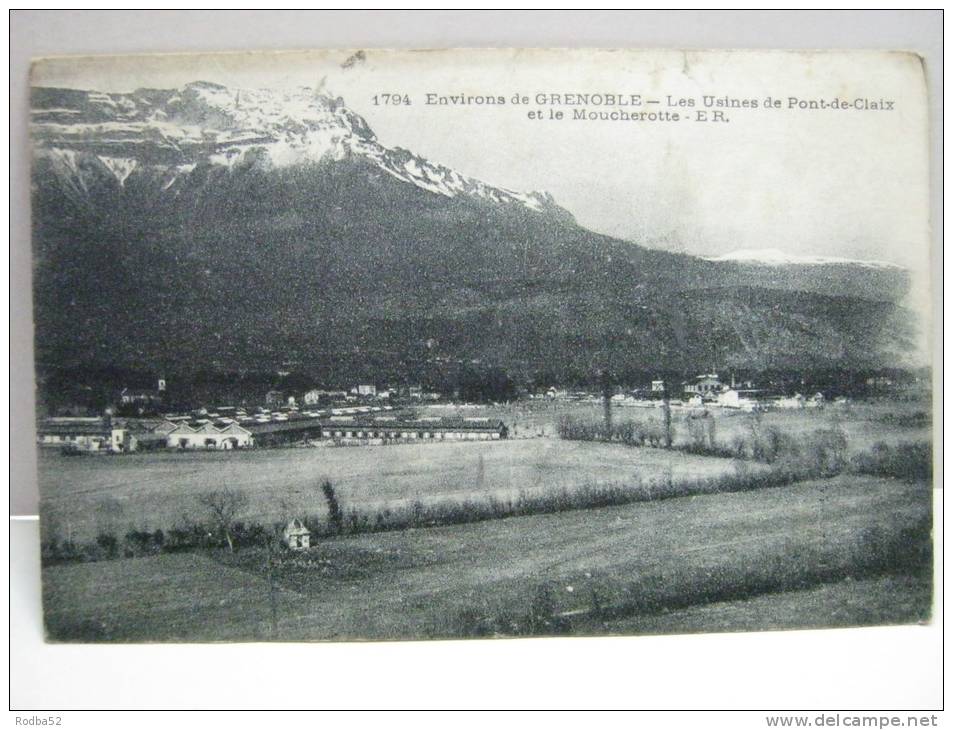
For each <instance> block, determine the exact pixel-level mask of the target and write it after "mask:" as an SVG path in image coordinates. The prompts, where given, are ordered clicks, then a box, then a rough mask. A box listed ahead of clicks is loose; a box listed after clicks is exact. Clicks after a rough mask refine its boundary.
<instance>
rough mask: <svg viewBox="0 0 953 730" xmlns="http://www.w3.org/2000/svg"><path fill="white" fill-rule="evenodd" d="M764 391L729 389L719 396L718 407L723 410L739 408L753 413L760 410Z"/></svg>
mask: <svg viewBox="0 0 953 730" xmlns="http://www.w3.org/2000/svg"><path fill="white" fill-rule="evenodd" d="M762 395H763V391H760V390H752V389H741V388H728V389H727V390H723V391H722V392H720V393H719V394H718V405H719V406H721V407H722V408H737V409H739V410H742V411H747V412H749V413H750V412H752V411H754V410H757V408H758V399H759V397H760V396H762Z"/></svg>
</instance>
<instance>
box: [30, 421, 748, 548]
mask: <svg viewBox="0 0 953 730" xmlns="http://www.w3.org/2000/svg"><path fill="white" fill-rule="evenodd" d="M40 459H41V460H40V479H41V489H42V495H43V505H42V513H43V516H44V520H46V524H47V525H53V526H55V529H56V530H57V531H59V532H60V533H61V535H60V536H61V538H62V537H64V536H65V535H66V533H67V530H68V531H69V533H70V534H71V535H72V537H73V539H74V540H92V539H94V538H95V537H96V534H97V532H98V531H100V530H101V529H103V528H106V527H108V528H109V529H111V530H112V531H113V532H117V533H118V534H120V535H122V534H124V533H125V532H126V531H127V530H129V529H152V530H154V529H156V528H162V529H168V528H169V527H170V526H171V525H172V524H173V523H174V522H176V521H177V520H178V519H180V518H181V517H182V515H183V514H192V516H193V517H194V516H196V513H195V510H196V509H197V501H196V496H197V495H199V494H201V493H203V492H206V491H208V490H211V489H215V488H220V487H223V486H228V487H229V488H230V489H234V490H241V491H245V492H246V493H247V494H248V495H249V504H248V507H247V510H246V512H245V514H243V515H240V516H239V519H242V518H244V519H253V520H256V521H260V522H263V523H267V522H270V521H273V520H280V519H287V518H288V517H289V516H294V515H297V516H303V515H315V514H317V515H321V514H324V513H325V510H326V505H325V502H324V498H323V496H322V495H321V492H320V489H319V484H320V482H321V480H323V479H330V480H331V481H332V482H333V484H334V487H335V490H336V492H337V495H338V498H339V499H340V501H341V504H342V506H343V507H344V508H345V509H350V508H354V507H360V508H363V509H376V508H378V507H384V506H387V507H391V508H393V507H396V506H401V505H404V504H406V503H408V502H411V501H415V500H420V501H421V502H424V503H433V502H437V501H440V500H444V499H448V498H454V499H464V498H472V497H480V496H489V495H495V496H499V497H513V496H517V495H518V494H519V493H520V492H524V493H533V492H538V491H546V490H557V489H562V488H567V489H571V488H575V487H579V486H582V485H585V484H590V485H593V484H602V483H609V482H620V481H637V480H641V482H642V483H643V484H648V483H651V482H653V481H655V480H667V479H668V478H669V476H671V478H672V479H674V480H678V479H683V478H691V477H708V476H717V475H720V474H725V473H728V472H730V471H731V470H732V469H733V468H734V466H733V464H732V462H731V460H727V459H717V458H711V457H704V456H694V455H689V454H682V453H677V452H666V451H662V450H660V449H629V448H620V447H618V446H615V445H606V444H585V443H570V442H564V441H557V440H554V439H535V440H532V441H525V440H514V441H502V442H493V443H489V442H487V443H481V442H473V443H455V444H413V445H401V446H367V447H340V448H335V447H318V448H311V449H307V448H303V449H263V450H253V451H233V452H200V453H185V454H183V453H141V454H131V455H127V456H95V457H85V458H79V457H65V456H62V455H61V454H59V453H56V452H50V451H47V452H45V453H42V454H41V456H40ZM198 516H199V517H204V515H201V514H199V515H198Z"/></svg>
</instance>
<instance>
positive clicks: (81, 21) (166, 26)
mask: <svg viewBox="0 0 953 730" xmlns="http://www.w3.org/2000/svg"><path fill="white" fill-rule="evenodd" d="M941 22H942V21H941V16H940V15H939V14H938V13H937V12H933V11H920V12H913V11H883V12H824V11H810V12H772V11H767V12H743V11H735V12H724V11H711V12H707V13H705V12H696V11H692V12H687V11H686V12H676V11H653V12H634V11H633V12H628V11H627V12H622V11H616V12H611V11H608V12H606V11H603V12H576V13H572V14H567V13H562V12H555V11H553V12H518V13H517V12H513V13H506V12H485V11H469V12H465V13H460V12H451V11H437V12H430V11H427V12H424V11H420V12H397V11H395V12H393V13H380V12H372V11H354V12H352V11H348V12H343V11H341V12H305V11H284V12H266V11H228V12H225V11H218V12H216V11H195V12H190V11H163V12H149V11H97V12H91V11H70V12H65V11H45V12H39V11H13V12H12V15H11V29H10V30H11V34H10V41H11V117H10V119H11V130H10V131H11V182H12V190H11V258H10V265H11V298H10V306H11V315H12V317H11V339H10V345H11V361H10V364H11V423H13V424H15V425H14V427H13V428H11V434H10V436H11V438H10V447H11V455H13V456H14V457H15V458H13V459H12V461H11V472H10V474H11V484H10V490H11V511H12V513H13V514H30V513H35V511H36V504H37V497H36V467H35V455H34V432H33V428H32V426H33V388H34V385H33V366H32V326H31V323H30V311H31V308H32V307H31V303H30V294H29V280H30V253H29V219H28V210H29V176H28V164H29V160H28V146H27V135H26V119H27V111H26V110H27V70H28V63H29V58H30V57H35V56H41V55H52V54H66V53H71V54H77V53H133V52H138V53H142V52H155V51H164V52H172V51H200V50H201V51H206V50H209V51H212V50H238V49H269V48H275V49H279V48H284V49H287V48H320V47H340V48H358V47H404V48H406V47H417V48H420V47H450V46H524V47H543V46H549V47H565V46H574V47H586V46H599V47H656V48H729V47H734V48H882V49H903V50H913V51H917V52H919V53H921V54H922V55H923V56H924V57H925V60H926V64H927V73H928V81H929V84H930V93H931V107H932V109H931V115H932V116H931V118H932V120H933V121H934V135H933V147H934V150H935V153H934V159H935V160H937V161H939V160H940V159H941V157H940V154H939V149H940V147H939V145H940V137H939V134H937V133H936V130H939V129H940V106H939V100H940V99H941V80H942V73H941ZM939 176H940V165H939V163H938V162H937V164H936V166H935V169H934V199H935V200H937V201H938V200H939V190H940V186H939V179H940V178H939ZM939 211H940V206H939V204H937V205H936V206H935V207H934V214H933V223H934V226H933V229H934V236H935V239H936V242H937V245H936V251H937V258H939V251H940V246H939V241H940V230H941V229H940V225H939ZM936 277H937V279H936V282H937V284H938V283H939V281H940V267H939V266H937V271H936ZM937 292H939V286H938V285H937ZM937 326H938V327H939V323H938V325H937ZM938 331H939V330H938ZM939 377H940V373H939V371H938V372H937V378H939ZM937 420H939V419H937ZM937 512H938V517H937V519H938V521H939V507H938V508H937ZM36 524H37V523H36V522H12V523H11V535H10V549H11V555H10V558H11V563H10V564H11V583H10V590H11V617H10V619H11V647H10V648H11V706H12V707H13V708H14V709H17V710H23V711H27V710H30V711H35V712H23V713H21V714H43V713H45V712H47V711H50V710H54V709H60V710H62V709H79V708H83V707H86V708H101V709H106V708H119V707H123V708H167V707H178V708H217V709H229V708H234V709H239V708H282V709H285V708H302V709H303V708H316V707H332V708H348V707H359V708H360V707H364V708H371V707H384V708H397V707H411V708H420V707H447V708H458V707H462V708H476V707H494V708H497V707H499V708H517V707H531V708H569V707H588V708H610V707H619V708H623V707H626V708H628V707H641V708H658V709H661V708H706V709H715V708H732V709H741V708H752V709H766V710H773V711H776V712H781V711H783V710H791V711H793V710H799V709H801V710H811V711H819V710H821V709H827V710H831V711H838V710H839V711H841V712H842V713H843V712H849V711H854V712H858V711H862V710H864V709H866V710H868V711H871V712H873V711H875V710H881V711H889V710H900V709H930V708H937V707H939V706H940V697H941V694H940V693H941V687H940V676H939V669H940V661H941V642H942V636H941V627H940V622H939V620H937V621H936V622H935V623H934V624H933V625H932V626H930V627H915V626H914V627H887V628H874V629H854V630H848V631H816V632H773V633H753V634H722V635H704V636H702V635H696V636H673V637H632V638H619V639H544V640H518V641H517V640H514V641H471V642H400V643H391V644H316V645H242V644H233V645H175V646H173V645H165V646H150V645H146V646H142V645H136V646H61V645H46V644H44V643H43V641H42V628H41V618H40V616H41V614H40V599H39V556H38V537H37V534H36ZM937 615H939V614H937ZM288 666H293V667H300V671H299V672H297V673H295V674H291V675H290V676H289V675H288V674H287V673H286V672H285V671H284V670H283V668H284V667H288ZM764 714H765V713H754V714H752V715H748V716H743V717H737V716H724V715H722V716H714V717H706V718H704V725H705V726H714V727H718V726H724V727H739V726H751V727H764V726H765V725H764V720H763V715H764ZM813 714H816V712H814V713H813ZM813 714H812V716H813ZM206 717H207V721H211V722H212V724H213V725H214V724H218V723H217V721H216V720H215V719H214V716H212V717H210V716H206ZM697 719H699V720H701V719H702V718H697ZM690 720H691V719H689V721H690ZM202 721H203V720H202V718H198V720H197V722H202ZM84 722H86V723H89V724H90V726H91V727H92V726H96V727H102V726H103V724H104V722H108V723H109V724H112V723H116V724H117V726H123V727H127V726H128V722H126V721H124V720H122V717H121V716H116V715H112V716H109V718H107V719H106V720H103V719H98V720H95V721H94V718H93V717H89V716H86V717H80V716H77V715H68V716H67V719H66V721H65V722H64V726H66V727H73V726H75V727H79V726H82V724H83V723H84ZM134 722H137V723H138V722H140V720H138V719H136V720H134ZM236 722H237V724H239V725H243V724H249V725H251V724H253V723H254V724H257V722H256V720H255V718H254V717H251V718H249V717H247V716H246V718H245V719H244V720H241V719H239V720H237V721H236ZM605 722H607V724H611V722H610V720H609V719H608V718H606V719H605ZM626 724H629V722H628V721H626ZM682 724H684V723H682ZM693 724H694V723H693ZM11 725H12V723H11ZM669 725H670V723H669V718H655V719H654V721H653V726H656V727H662V726H664V727H667V726H669ZM671 726H673V727H674V726H678V723H671Z"/></svg>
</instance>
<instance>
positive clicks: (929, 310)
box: [29, 49, 935, 643]
mask: <svg viewBox="0 0 953 730" xmlns="http://www.w3.org/2000/svg"><path fill="white" fill-rule="evenodd" d="M29 114H30V123H29V133H30V140H31V156H32V169H31V181H30V182H31V188H30V203H31V216H32V224H31V225H32V261H33V279H32V286H33V315H34V334H35V339H34V343H35V344H34V352H35V371H36V414H35V418H36V453H37V456H36V458H37V469H38V480H39V487H40V510H39V520H40V541H41V548H40V559H41V566H42V567H41V576H42V608H43V621H44V626H45V631H46V640H47V641H49V642H55V643H61V642H69V643H103V642H122V643H142V642H149V643H153V642H160V643H167V642H325V641H336V642H340V641H368V640H371V641H393V640H430V639H482V640H493V639H520V638H529V637H557V636H558V637H592V636H637V635H659V634H696V633H721V632H762V631H769V630H790V629H832V628H850V627H862V626H868V627H869V626H885V625H898V624H929V623H930V622H931V621H933V620H934V617H933V614H932V606H933V598H934V590H935V586H934V580H933V568H934V527H933V525H934V514H933V492H934V489H933V486H934V485H933V479H934V448H933V443H934V436H933V434H934V418H933V413H934V405H933V397H934V373H933V369H932V367H931V364H932V361H933V360H932V358H933V352H934V347H935V342H934V339H933V337H934V317H935V313H934V311H933V301H934V293H933V291H932V289H931V286H932V285H931V277H930V261H931V258H930V226H929V223H930V207H929V202H930V197H929V167H930V156H929V144H928V124H927V120H928V102H927V85H926V77H925V72H924V66H923V63H922V59H921V58H920V57H919V56H917V55H916V54H914V53H906V52H899V51H898V52H886V51H811V52H807V51H800V52H796V51H767V50H763V51H755V50H750V51H727V50H724V51H715V50H712V51H665V50H583V49H573V50H567V49H564V50H556V49H553V50H544V49H537V50H519V49H496V50H494V49H472V50H438V51H410V50H404V51H397V50H394V51H387V50H374V49H365V50H358V49H350V50H333V51H332V50H315V51H288V52H261V53H215V54H160V55H125V56H106V55H102V56H83V57H65V56H64V57H49V58H42V59H37V60H36V61H35V62H34V64H33V67H32V70H31V78H30V108H29Z"/></svg>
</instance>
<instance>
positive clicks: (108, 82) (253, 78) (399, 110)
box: [33, 50, 929, 274]
mask: <svg viewBox="0 0 953 730" xmlns="http://www.w3.org/2000/svg"><path fill="white" fill-rule="evenodd" d="M350 55H351V53H350V52H346V51H338V52H317V53H307V52H306V53H282V54H216V55H196V56H140V57H128V56H127V57H112V58H108V57H100V58H86V59H77V58H72V59H63V60H57V61H51V62H46V63H44V64H43V65H41V66H39V67H37V68H36V69H35V70H34V77H33V83H34V84H37V85H42V86H70V87H76V88H91V89H98V90H101V91H130V90H133V89H135V88H138V87H145V86H150V87H171V86H178V85H181V84H184V83H187V82H189V81H193V80H198V79H202V80H207V81H214V82H218V83H222V84H225V85H228V86H237V87H244V88H260V87H293V86H309V87H313V86H315V85H317V84H318V83H320V82H321V80H322V79H323V80H324V83H325V84H326V88H327V90H328V91H330V92H331V93H334V94H337V95H340V96H342V97H343V98H344V100H345V102H346V103H347V105H348V106H349V107H351V108H352V109H353V110H355V111H356V112H358V113H360V114H361V115H363V116H364V117H365V118H366V119H367V121H368V123H369V124H370V126H371V128H372V129H373V130H374V131H375V132H376V133H377V135H378V138H379V139H380V141H381V142H382V143H384V144H386V145H388V146H400V147H404V148H407V149H410V150H412V151H414V152H416V153H418V154H420V155H423V156H425V157H427V158H428V159H430V160H432V161H434V162H439V163H442V164H445V165H447V166H449V167H452V168H454V169H456V170H458V171H459V172H461V173H463V174H466V175H470V176H473V177H476V178H479V179H481V180H484V181H486V182H488V183H491V184H494V185H498V186H503V187H507V188H511V189H514V190H520V191H528V190H545V191H548V192H550V193H552V195H553V196H554V197H555V199H556V201H557V202H558V203H559V204H560V205H562V206H563V207H565V208H567V209H568V210H570V211H571V212H572V213H573V214H574V215H575V216H576V218H577V220H578V221H579V222H580V223H581V224H583V225H585V226H587V227H589V228H592V229H594V230H597V231H600V232H604V233H608V234H612V235H615V236H619V237H621V238H625V239H628V240H632V241H635V242H637V243H642V244H646V245H651V246H655V247H664V248H669V249H674V250H679V251H684V252H687V253H693V254H699V255H718V254H722V253H726V252H729V251H733V250H737V249H746V248H777V249H781V250H782V251H786V252H790V253H801V254H820V255H828V256H842V257H848V258H860V259H878V260H886V261H891V262H895V263H898V264H901V265H904V266H907V267H909V268H911V269H913V270H914V271H915V272H917V273H918V274H920V273H922V272H924V271H925V270H926V266H927V260H928V259H927V251H928V240H929V239H928V227H927V226H928V203H929V200H928V187H927V171H928V167H927V165H928V157H927V153H928V149H927V137H926V131H927V130H926V124H927V121H926V120H927V108H926V91H925V86H924V83H923V77H922V72H921V68H920V64H919V60H918V59H917V58H916V57H914V56H909V55H904V54H881V53H862V52H860V53H849V54H836V53H823V52H821V53H805V52H789V53H786V52H774V53H772V52H714V53H710V54H709V53H703V52H690V53H681V52H661V51H625V52H612V51H545V52H544V51H512V50H505V51H446V52H417V53H408V52H404V53H400V54H391V53H388V52H384V51H374V52H368V53H367V54H366V60H365V61H364V62H360V63H356V64H354V65H352V66H350V67H349V68H347V69H344V68H342V63H343V62H344V61H345V60H346V59H348V57H349V56H350ZM383 93H396V94H400V95H404V94H407V95H408V96H409V98H410V100H411V102H412V104H411V106H409V107H406V106H386V105H377V106H375V104H374V102H373V97H374V95H375V94H383ZM428 93H433V94H437V95H443V96H448V95H481V96H503V97H504V98H505V99H506V101H507V103H506V104H505V105H482V106H481V105H447V106H427V105H425V103H424V102H425V99H426V95H427V94H428ZM538 93H547V94H565V93H619V94H625V95H631V94H640V95H641V96H642V98H643V99H645V100H648V99H657V100H659V101H661V103H660V104H658V105H652V106H643V107H642V108H641V110H642V111H679V113H680V114H683V115H684V114H686V110H685V109H684V108H681V109H677V108H675V107H671V108H670V107H668V106H667V105H666V102H667V100H668V96H671V97H673V99H674V98H678V97H686V98H687V97H692V98H694V99H695V100H696V101H695V103H696V109H698V108H699V107H698V105H699V104H700V102H701V97H702V96H703V95H714V96H718V97H723V96H725V95H728V96H731V97H735V98H739V99H750V100H755V101H757V102H758V103H759V107H762V106H763V103H764V99H765V97H767V96H771V97H774V98H780V99H781V100H782V109H780V110H765V109H763V108H758V109H756V110H750V109H742V110H728V111H727V114H728V116H729V118H730V121H729V122H728V123H711V122H705V123H702V122H695V121H680V122H677V123H666V122H624V121H595V122H590V121H573V120H571V119H564V120H562V121H549V120H542V121H538V120H531V119H529V118H528V116H527V114H528V112H530V111H535V110H537V109H543V110H544V113H545V114H547V115H548V113H549V107H542V106H540V105H538V104H536V103H535V101H534V97H535V95H536V94H538ZM514 94H521V95H526V96H529V97H530V100H531V103H530V104H528V105H525V106H524V105H518V106H517V105H512V104H511V103H510V102H511V99H512V97H513V96H514ZM792 96H794V97H798V98H800V99H824V100H828V101H829V100H831V99H833V98H838V99H845V100H848V101H850V102H853V101H854V100H855V99H858V98H866V99H871V100H874V101H877V100H880V99H888V100H890V101H892V102H893V109H892V110H889V111H887V110H878V111H857V110H853V109H849V110H823V111H818V110H815V111H801V110H788V109H787V105H788V98H789V97H792ZM587 108H588V109H590V110H595V109H596V107H594V106H589V107H587ZM572 110H573V108H572V107H563V108H562V111H563V112H564V113H565V114H566V116H567V117H571V115H572ZM634 110H635V111H639V110H640V109H638V108H636V109H634ZM694 111H695V110H688V112H687V113H688V114H694Z"/></svg>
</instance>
